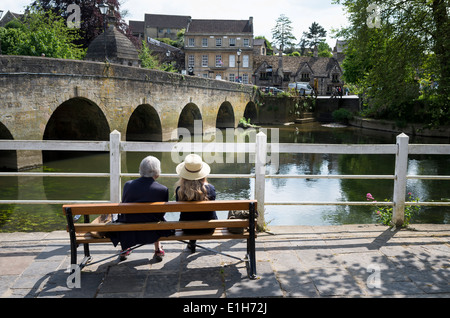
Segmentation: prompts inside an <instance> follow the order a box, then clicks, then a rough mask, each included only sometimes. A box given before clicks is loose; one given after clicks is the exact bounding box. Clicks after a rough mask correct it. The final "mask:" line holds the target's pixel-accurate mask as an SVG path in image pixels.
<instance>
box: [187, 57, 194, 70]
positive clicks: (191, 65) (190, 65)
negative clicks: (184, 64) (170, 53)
mask: <svg viewBox="0 0 450 318" xmlns="http://www.w3.org/2000/svg"><path fill="white" fill-rule="evenodd" d="M194 62H195V59H194V55H189V56H188V67H194V64H195V63H194Z"/></svg>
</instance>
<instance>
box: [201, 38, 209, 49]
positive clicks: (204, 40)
mask: <svg viewBox="0 0 450 318" xmlns="http://www.w3.org/2000/svg"><path fill="white" fill-rule="evenodd" d="M202 47H208V38H203V39H202Z"/></svg>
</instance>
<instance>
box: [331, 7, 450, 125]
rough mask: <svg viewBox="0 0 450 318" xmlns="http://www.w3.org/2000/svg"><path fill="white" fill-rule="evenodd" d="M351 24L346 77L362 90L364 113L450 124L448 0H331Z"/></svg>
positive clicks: (343, 32)
mask: <svg viewBox="0 0 450 318" xmlns="http://www.w3.org/2000/svg"><path fill="white" fill-rule="evenodd" d="M335 3H341V4H343V5H344V6H345V7H346V9H347V11H348V13H349V21H350V26H349V27H347V28H344V29H342V30H340V32H339V33H338V34H337V36H338V37H340V38H345V39H346V40H347V44H348V49H347V52H346V58H345V60H344V62H343V67H344V77H345V80H346V81H347V82H350V83H352V84H356V85H357V86H358V87H359V89H360V92H362V93H364V96H365V97H366V98H365V101H364V102H365V104H366V106H367V108H366V114H368V115H371V116H375V117H384V118H390V119H402V120H404V119H407V120H410V121H414V120H416V121H421V122H426V123H428V124H429V125H434V126H438V125H445V124H450V66H449V63H448V61H449V60H450V25H449V18H448V12H447V8H448V7H449V4H450V2H449V0H427V1H422V0H409V1H398V0H384V1H380V0H335Z"/></svg>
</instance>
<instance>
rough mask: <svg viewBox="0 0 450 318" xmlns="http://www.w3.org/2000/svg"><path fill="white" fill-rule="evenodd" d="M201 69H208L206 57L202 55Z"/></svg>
mask: <svg viewBox="0 0 450 318" xmlns="http://www.w3.org/2000/svg"><path fill="white" fill-rule="evenodd" d="M202 67H208V55H202Z"/></svg>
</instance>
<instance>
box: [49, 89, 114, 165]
mask: <svg viewBox="0 0 450 318" xmlns="http://www.w3.org/2000/svg"><path fill="white" fill-rule="evenodd" d="M109 133H110V128H109V124H108V121H107V119H106V117H105V115H104V114H103V111H102V110H101V109H100V107H99V106H97V105H96V104H95V103H94V102H92V101H91V100H89V99H86V98H82V97H76V98H71V99H69V100H67V101H65V102H63V103H62V104H61V105H59V106H58V107H57V108H56V109H55V111H54V112H53V114H52V115H51V117H50V119H49V120H48V122H47V125H46V126H45V131H44V135H43V139H44V140H109ZM74 154H75V153H74V152H70V153H69V152H61V151H59V152H53V151H44V152H43V153H42V159H43V161H44V162H46V161H49V160H55V159H60V158H61V157H62V156H63V157H67V156H73V155H74Z"/></svg>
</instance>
